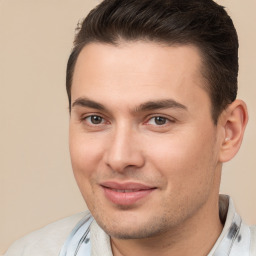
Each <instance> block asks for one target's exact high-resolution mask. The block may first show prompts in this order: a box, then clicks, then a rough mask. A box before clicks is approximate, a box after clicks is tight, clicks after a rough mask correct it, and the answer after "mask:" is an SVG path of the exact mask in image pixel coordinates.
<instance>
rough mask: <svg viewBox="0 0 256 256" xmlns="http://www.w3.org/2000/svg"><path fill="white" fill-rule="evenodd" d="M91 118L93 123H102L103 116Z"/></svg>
mask: <svg viewBox="0 0 256 256" xmlns="http://www.w3.org/2000/svg"><path fill="white" fill-rule="evenodd" d="M89 120H90V122H91V123H92V124H101V123H102V120H103V118H102V117H101V116H95V115H93V116H90V117H89Z"/></svg>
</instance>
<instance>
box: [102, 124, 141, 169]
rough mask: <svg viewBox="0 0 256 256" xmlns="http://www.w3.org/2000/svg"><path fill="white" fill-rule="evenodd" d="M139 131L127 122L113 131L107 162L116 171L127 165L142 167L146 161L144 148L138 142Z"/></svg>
mask: <svg viewBox="0 0 256 256" xmlns="http://www.w3.org/2000/svg"><path fill="white" fill-rule="evenodd" d="M136 133H137V132H136V131H135V130H133V129H132V127H131V126H128V125H127V124H125V123H122V124H119V125H117V126H116V127H115V128H114V129H113V132H112V136H111V140H110V145H109V147H108V150H107V152H106V161H107V164H108V165H109V166H110V167H111V169H112V170H114V171H119V172H122V171H124V170H125V168H126V167H131V166H133V167H140V166H142V165H143V163H144V159H143V155H142V150H141V148H140V147H139V145H138V143H136V138H137V134H136Z"/></svg>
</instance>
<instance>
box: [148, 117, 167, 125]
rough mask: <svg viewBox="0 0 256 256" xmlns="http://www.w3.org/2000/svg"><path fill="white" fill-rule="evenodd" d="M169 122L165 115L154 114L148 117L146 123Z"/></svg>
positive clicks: (158, 123) (163, 123) (161, 123)
mask: <svg viewBox="0 0 256 256" xmlns="http://www.w3.org/2000/svg"><path fill="white" fill-rule="evenodd" d="M168 122H169V120H168V119H167V118H166V117H163V116H154V117H152V118H150V119H149V121H148V124H150V125H158V126H160V125H165V124H167V123H168Z"/></svg>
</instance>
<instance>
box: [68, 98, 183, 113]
mask: <svg viewBox="0 0 256 256" xmlns="http://www.w3.org/2000/svg"><path fill="white" fill-rule="evenodd" d="M76 106H80V107H88V108H94V109H98V110H100V111H108V110H107V108H106V107H104V105H102V104H100V103H98V102H96V101H93V100H90V99H88V98H78V99H76V100H75V101H74V102H73V104H72V108H74V107H76ZM167 108H174V109H184V110H187V107H186V106H185V105H183V104H181V103H179V102H177V101H175V100H173V99H164V100H156V101H147V102H145V103H142V104H140V105H139V106H137V107H135V109H134V110H133V111H132V112H135V113H136V112H146V111H152V110H157V109H167Z"/></svg>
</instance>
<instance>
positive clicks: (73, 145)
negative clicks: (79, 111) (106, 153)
mask: <svg viewBox="0 0 256 256" xmlns="http://www.w3.org/2000/svg"><path fill="white" fill-rule="evenodd" d="M69 149H70V156H71V163H72V168H73V172H74V175H75V178H76V180H77V182H78V184H79V182H87V181H88V180H89V179H91V178H92V176H93V174H94V173H95V170H96V169H97V166H98V163H99V162H100V159H101V158H102V150H103V147H102V144H99V143H95V139H94V138H93V135H90V136H88V135H85V134H83V133H79V132H76V131H74V130H72V129H70V136H69Z"/></svg>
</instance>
